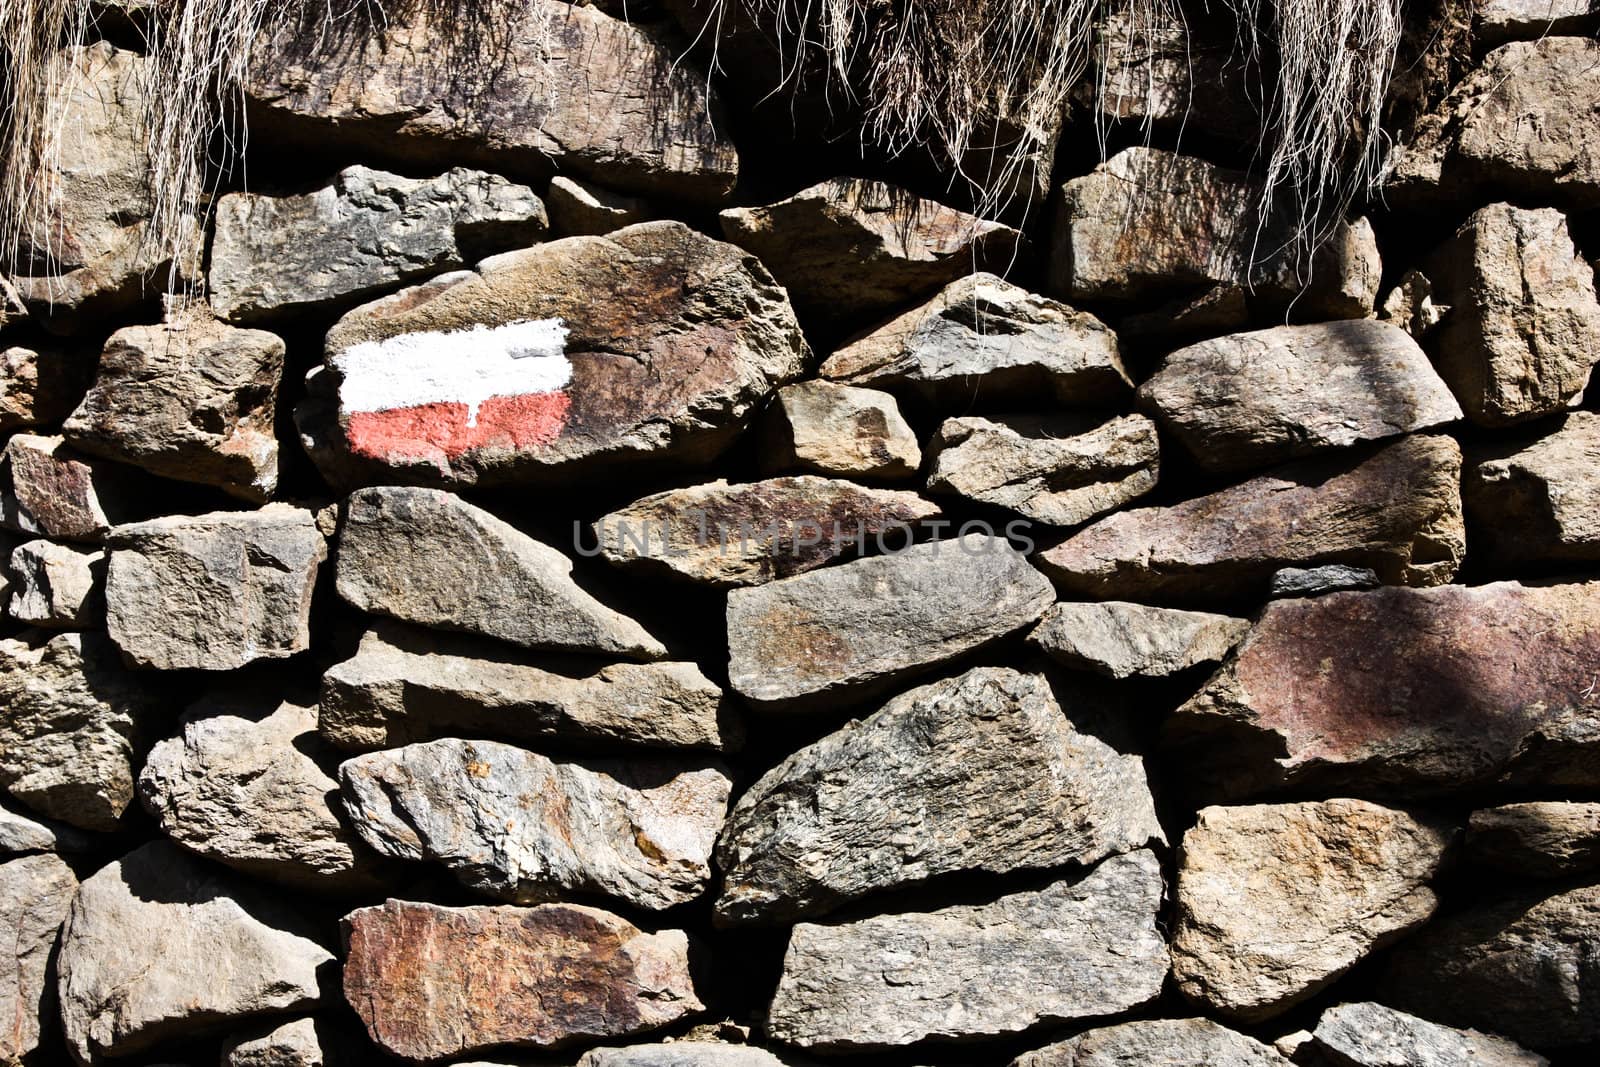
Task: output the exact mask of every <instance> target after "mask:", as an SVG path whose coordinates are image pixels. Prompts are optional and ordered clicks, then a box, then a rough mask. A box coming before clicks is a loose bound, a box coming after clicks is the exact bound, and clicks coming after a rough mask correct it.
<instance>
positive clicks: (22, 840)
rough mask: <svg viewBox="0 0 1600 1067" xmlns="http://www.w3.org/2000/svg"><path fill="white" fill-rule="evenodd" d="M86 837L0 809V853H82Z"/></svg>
mask: <svg viewBox="0 0 1600 1067" xmlns="http://www.w3.org/2000/svg"><path fill="white" fill-rule="evenodd" d="M89 842H90V838H89V835H88V834H84V833H80V832H78V831H77V830H74V829H72V828H71V827H68V826H63V825H61V824H60V823H56V822H51V821H49V820H41V819H33V818H29V817H28V816H26V815H22V814H20V813H18V812H15V811H12V810H11V809H10V808H8V807H5V806H0V854H4V855H16V854H19V853H24V852H83V851H86V850H87V849H88V847H89Z"/></svg>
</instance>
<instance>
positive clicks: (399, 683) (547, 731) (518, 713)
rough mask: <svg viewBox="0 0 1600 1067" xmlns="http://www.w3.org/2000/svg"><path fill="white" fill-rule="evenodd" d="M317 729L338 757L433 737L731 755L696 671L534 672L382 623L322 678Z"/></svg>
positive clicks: (511, 656)
mask: <svg viewBox="0 0 1600 1067" xmlns="http://www.w3.org/2000/svg"><path fill="white" fill-rule="evenodd" d="M317 731H318V732H319V733H320V734H321V735H322V737H323V738H325V739H326V740H327V741H329V742H330V743H332V744H334V745H337V746H338V747H340V748H345V749H356V750H367V749H378V748H398V747H400V746H401V745H407V744H411V743H413V742H416V741H429V740H433V739H435V738H438V737H447V736H456V737H463V736H464V737H490V738H493V737H499V738H507V739H511V740H525V741H534V740H543V739H546V738H548V739H553V740H558V741H570V742H574V743H580V744H585V745H592V746H606V747H612V746H617V745H622V746H627V747H633V746H639V747H645V748H693V749H711V750H719V751H720V750H723V749H732V748H737V747H738V744H739V742H740V740H741V736H740V733H739V727H738V723H737V721H736V720H735V719H734V717H733V714H732V712H731V709H730V708H729V707H728V706H727V703H726V701H724V699H723V695H722V690H721V689H720V688H719V687H718V686H717V685H715V684H714V683H713V682H711V681H710V680H708V679H707V678H706V676H705V675H703V674H701V673H700V669H699V668H698V667H696V666H695V665H694V664H693V663H614V664H609V665H607V666H604V667H600V668H598V669H596V668H595V667H594V665H593V664H591V663H566V662H562V663H559V664H550V663H544V664H543V665H540V664H539V663H537V662H535V661H532V660H529V659H528V658H526V657H523V656H519V655H517V654H516V653H514V652H512V651H511V650H509V649H501V648H499V647H496V646H493V645H482V644H473V643H469V642H464V641H452V640H450V639H448V638H446V637H444V636H443V635H435V634H430V633H428V632H426V631H420V630H409V629H404V628H402V627H399V626H396V625H393V624H379V625H377V626H374V627H373V629H371V630H369V631H368V632H367V633H366V635H365V636H363V637H362V639H361V645H360V647H359V648H358V649H357V650H356V654H355V655H354V656H353V657H351V658H350V659H347V660H345V661H344V662H343V663H338V664H335V665H334V666H333V667H332V668H330V669H329V670H328V673H327V674H325V675H323V678H322V694H321V701H320V703H319V705H318V711H317Z"/></svg>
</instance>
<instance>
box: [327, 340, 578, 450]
mask: <svg viewBox="0 0 1600 1067" xmlns="http://www.w3.org/2000/svg"><path fill="white" fill-rule="evenodd" d="M566 343H567V328H566V326H565V325H564V324H563V323H562V321H561V320H560V319H529V320H525V321H523V322H513V323H510V324H508V325H505V326H481V325H480V326H473V327H471V328H470V329H465V330H425V331H421V332H418V333H405V334H401V335H399V336H398V337H390V338H386V339H384V340H382V341H363V342H361V343H360V344H358V345H351V346H350V347H349V348H347V349H345V350H344V351H343V352H340V353H339V354H338V355H336V356H334V357H333V358H332V359H331V360H330V361H329V362H331V363H332V364H333V365H334V367H336V368H337V369H338V371H339V373H340V375H341V377H342V378H343V384H342V385H341V386H340V389H339V400H340V403H341V404H342V405H343V407H344V409H345V410H346V411H351V412H355V411H392V410H393V409H395V408H410V407H419V406H421V405H423V404H465V405H467V409H468V416H467V425H469V426H473V425H476V424H477V421H478V408H479V406H480V405H481V404H482V403H483V402H484V401H485V400H488V399H490V398H491V397H497V396H520V395H523V394H525V393H552V392H555V391H556V390H558V389H561V388H563V387H564V386H565V385H566V384H567V383H568V382H569V381H571V380H572V364H571V363H570V362H568V360H567V357H566Z"/></svg>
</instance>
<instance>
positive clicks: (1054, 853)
mask: <svg viewBox="0 0 1600 1067" xmlns="http://www.w3.org/2000/svg"><path fill="white" fill-rule="evenodd" d="M1001 753H1004V755H1003V757H1002V756H1000V754H1001ZM1165 840H1166V839H1165V837H1164V835H1163V834H1162V831H1161V826H1160V824H1159V823H1158V822H1157V821H1156V816H1155V805H1154V801H1153V800H1152V799H1151V796H1150V786H1149V783H1148V781H1147V780H1146V777H1145V769H1144V762H1143V760H1141V759H1140V758H1139V757H1138V756H1131V755H1121V754H1119V753H1118V752H1116V751H1115V750H1114V749H1112V748H1111V747H1110V746H1109V745H1106V744H1105V743H1104V742H1102V741H1100V740H1099V739H1097V738H1095V737H1092V736H1089V735H1087V734H1081V733H1079V732H1078V731H1077V730H1076V729H1075V728H1074V727H1073V725H1072V723H1071V722H1070V721H1069V720H1068V719H1067V717H1066V716H1065V715H1064V714H1062V711H1061V708H1060V706H1059V705H1058V704H1057V703H1056V700H1055V697H1054V696H1053V695H1052V694H1051V692H1050V686H1049V683H1048V682H1047V681H1046V680H1045V679H1044V677H1043V676H1042V675H1037V674H1020V673H1018V672H1016V671H1013V670H1003V669H999V668H989V667H984V668H978V669H976V670H972V671H968V672H967V673H965V674H962V675H960V676H959V677H956V678H952V679H948V680H946V681H941V682H934V683H933V684H931V685H926V686H923V687H921V688H919V689H913V690H912V691H910V692H909V693H905V694H903V695H901V696H899V697H896V698H895V699H894V700H892V701H890V702H889V703H888V704H887V705H886V706H885V707H884V708H883V710H881V711H879V712H877V713H876V714H874V715H872V716H870V717H868V718H867V719H865V720H863V721H861V722H853V723H851V724H849V725H848V726H846V727H845V728H844V729H842V730H840V731H838V732H837V733H834V734H830V735H829V736H827V737H825V738H823V739H822V740H821V741H818V742H816V743H815V744H813V745H811V746H809V747H807V748H804V749H801V750H800V751H799V752H797V753H795V754H794V755H793V756H790V757H789V758H788V759H786V760H784V761H783V762H782V763H780V764H779V765H778V766H777V767H775V768H774V769H773V770H771V771H769V772H768V773H767V774H765V775H764V776H762V778H761V779H760V780H759V781H758V782H756V784H755V785H753V786H751V787H750V789H749V791H748V792H746V793H745V794H744V796H742V797H740V798H739V802H738V804H736V805H735V806H734V809H733V811H732V812H731V813H730V814H729V815H728V825H727V828H726V829H725V830H724V831H723V833H722V838H721V840H720V841H719V842H718V844H717V866H718V867H719V868H721V870H722V871H723V890H722V895H721V896H720V897H719V898H718V900H717V912H716V914H717V918H718V919H719V920H721V921H724V922H777V921H786V920H793V919H796V918H805V917H810V916H815V915H820V914H823V913H825V912H828V911H831V910H833V909H834V908H836V907H838V906H839V905H840V904H843V903H845V902H846V901H850V900H854V899H856V898H858V897H862V896H865V895H867V894H870V893H876V892H881V891H883V890H888V889H894V888H898V887H903V886H907V885H913V884H915V883H917V882H921V881H924V880H926V879H929V878H933V877H937V876H938V875H941V874H947V873H951V872H955V871H983V872H986V873H991V874H998V873H1005V872H1010V871H1019V870H1029V869H1041V868H1049V867H1058V866H1061V865H1064V864H1081V865H1089V864H1094V863H1097V862H1099V861H1100V860H1102V859H1104V858H1105V857H1107V856H1110V855H1115V854H1118V853H1123V852H1132V851H1134V850H1136V849H1141V848H1144V847H1146V846H1147V845H1149V844H1151V843H1152V842H1160V843H1165Z"/></svg>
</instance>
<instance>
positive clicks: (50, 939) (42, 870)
mask: <svg viewBox="0 0 1600 1067" xmlns="http://www.w3.org/2000/svg"><path fill="white" fill-rule="evenodd" d="M77 888H78V880H77V879H76V878H74V877H73V875H72V869H71V868H69V867H68V866H67V865H66V864H65V863H63V862H61V860H60V859H59V858H58V857H56V856H50V855H44V856H24V857H22V858H21V859H8V860H6V861H5V862H3V863H0V936H3V937H4V938H5V940H6V941H8V942H10V943H11V951H12V956H11V958H10V959H8V960H6V961H5V962H6V965H5V967H4V968H0V972H3V973H0V1019H4V1020H5V1022H4V1023H3V1024H0V1056H3V1057H5V1059H6V1062H8V1063H21V1062H22V1058H23V1057H24V1056H26V1055H27V1054H28V1053H30V1052H32V1051H33V1050H34V1049H36V1048H38V1047H39V1039H40V1035H41V1034H42V1033H48V1032H50V1031H51V1030H52V1029H53V1025H52V1024H53V1023H54V1021H55V1020H54V1019H52V1018H51V1017H50V1016H51V1012H50V1010H49V1009H50V1008H52V1007H54V998H52V997H51V996H50V995H49V992H48V987H49V979H50V956H51V952H52V951H53V950H54V948H55V945H56V933H57V931H58V930H60V928H61V924H62V923H63V922H64V921H65V920H66V918H67V909H68V908H70V907H71V906H72V895H73V893H74V892H76V891H77Z"/></svg>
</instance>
